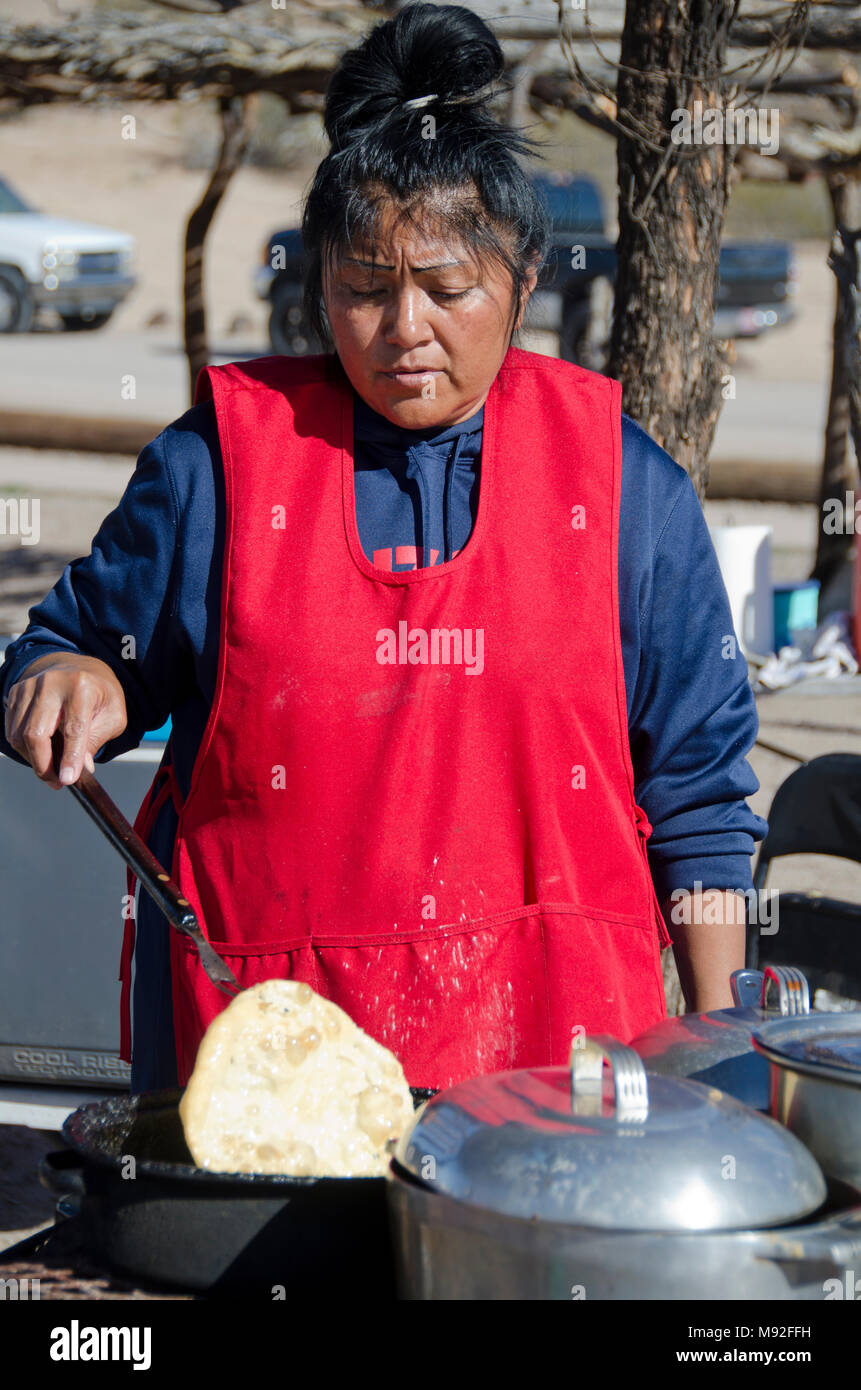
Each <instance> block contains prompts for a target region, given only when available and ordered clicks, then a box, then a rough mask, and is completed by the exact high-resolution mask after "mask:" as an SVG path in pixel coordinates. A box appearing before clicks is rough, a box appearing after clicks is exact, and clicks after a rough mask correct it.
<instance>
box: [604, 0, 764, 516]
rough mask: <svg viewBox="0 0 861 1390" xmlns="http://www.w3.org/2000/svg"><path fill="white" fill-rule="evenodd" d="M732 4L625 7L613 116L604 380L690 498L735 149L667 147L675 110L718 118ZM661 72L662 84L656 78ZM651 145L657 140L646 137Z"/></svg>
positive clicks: (719, 365) (701, 470) (715, 370)
mask: <svg viewBox="0 0 861 1390" xmlns="http://www.w3.org/2000/svg"><path fill="white" fill-rule="evenodd" d="M737 7H738V0H671V3H667V2H666V0H629V3H628V5H627V7H626V11H625V28H624V32H623V36H622V49H621V57H620V63H621V65H622V66H621V70H620V73H619V81H618V89H617V96H618V113H619V119H620V120H623V121H624V123H625V125H626V126H627V127H628V128H629V129H633V130H634V131H637V132H643V133H645V134H647V135H650V136H651V142H652V146H653V147H650V145H649V144H645V143H643V142H641V141H640V140H638V139H636V138H632V136H629V135H620V137H619V142H618V171H619V241H618V270H617V279H616V301H615V309H614V315H613V329H612V334H611V339H610V357H609V362H608V365H607V373H608V375H609V376H613V377H616V378H617V379H618V380H619V381H621V383H622V388H623V397H622V399H623V408H624V410H625V411H626V413H627V414H629V415H632V416H633V417H634V419H635V420H637V421H638V422H639V423H640V424H641V425H642V426H643V428H644V429H646V430H648V432H649V433H650V434H651V435H652V436H653V438H655V439H656V440H657V441H658V443H659V444H662V445H663V446H664V448H665V449H666V450H667V451H668V452H669V453H670V454H672V456H673V458H675V459H676V460H677V461H678V462H679V463H680V464H681V465H682V466H683V467H684V468H685V469H687V471H688V473H689V474H690V475H691V478H692V479H693V482H694V485H695V487H696V489H697V492H698V494H699V496H700V497H701V498H702V496H703V495H704V493H705V488H706V483H707V480H708V455H709V450H710V449H711V444H712V439H713V437H714V431H715V426H716V424H717V419H718V415H719V413H720V404H721V374H722V372H723V370H724V369H725V367H726V365H727V360H728V359H727V358H725V357H724V355H723V354H722V352H721V351H720V350H719V348H718V346H717V343H716V341H715V339H714V338H713V337H712V324H713V321H714V301H715V291H716V286H717V274H718V261H719V256H720V239H721V232H722V230H723V222H724V215H725V212H726V205H727V197H728V187H729V177H730V172H731V168H732V162H733V155H734V147H733V146H732V145H731V144H729V143H723V142H721V143H715V144H705V143H703V144H698V143H696V136H697V130H696V127H695V126H694V127H692V131H691V134H692V136H693V138H694V142H693V143H679V144H674V143H673V142H672V138H671V137H672V132H673V129H674V126H675V127H676V128H678V129H680V128H681V127H680V123H679V122H678V121H676V122H674V121H673V112H674V111H677V110H682V109H685V110H688V111H690V112H691V113H692V114H693V111H694V108H693V102H694V101H699V102H702V114H703V115H705V114H706V113H707V111H708V110H709V109H714V110H716V111H718V112H719V113H721V118H722V115H723V112H724V110H725V102H724V97H723V95H722V93H721V91H720V88H719V85H718V82H717V80H716V79H715V78H714V77H713V76H712V78H711V79H709V80H706V78H705V77H704V78H703V82H702V83H701V82H700V81H699V80H697V79H696V78H688V77H686V76H685V74H687V73H691V74H705V75H708V74H712V75H714V74H719V73H720V72H721V71H722V70H723V66H724V58H725V52H726V35H727V30H728V28H729V25H730V24H731V22H732V20H733V18H734V16H735V12H736V9H737ZM663 74H665V75H663ZM656 136H657V139H656V138H655V137H656Z"/></svg>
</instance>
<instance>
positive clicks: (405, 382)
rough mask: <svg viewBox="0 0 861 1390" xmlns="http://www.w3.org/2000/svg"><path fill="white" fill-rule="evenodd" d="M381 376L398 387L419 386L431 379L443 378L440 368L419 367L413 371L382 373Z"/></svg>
mask: <svg viewBox="0 0 861 1390" xmlns="http://www.w3.org/2000/svg"><path fill="white" fill-rule="evenodd" d="M381 375H382V376H384V377H385V378H386V380H387V381H393V382H395V384H396V385H398V386H418V385H420V384H421V383H422V382H423V381H425V380H427V379H429V378H430V377H435V376H441V375H442V372H441V369H440V368H439V367H421V368H418V367H417V368H414V369H413V370H412V371H396V372H382V373H381Z"/></svg>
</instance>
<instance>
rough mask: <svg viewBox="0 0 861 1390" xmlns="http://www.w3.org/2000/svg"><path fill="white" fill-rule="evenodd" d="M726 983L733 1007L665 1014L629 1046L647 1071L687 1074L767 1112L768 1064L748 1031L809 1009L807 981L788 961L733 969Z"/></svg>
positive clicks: (673, 1074) (804, 1012) (795, 1015)
mask: <svg viewBox="0 0 861 1390" xmlns="http://www.w3.org/2000/svg"><path fill="white" fill-rule="evenodd" d="M730 987H731V989H732V997H733V1001H734V1007H733V1008H731V1009H716V1010H714V1011H713V1012H712V1013H705V1014H683V1015H682V1016H681V1017H680V1018H666V1019H664V1020H663V1021H662V1022H661V1023H656V1024H655V1025H654V1027H652V1028H648V1029H646V1031H645V1032H644V1033H640V1034H639V1036H638V1037H636V1038H634V1040H633V1042H632V1043H631V1047H632V1048H633V1049H634V1051H635V1052H637V1053H639V1055H640V1056H641V1057H642V1059H643V1061H644V1062H645V1064H646V1068H647V1070H648V1071H650V1072H651V1071H653V1072H659V1073H660V1074H661V1075H663V1076H680V1077H685V1076H687V1077H690V1078H691V1079H692V1080H694V1081H702V1082H703V1083H704V1084H706V1085H708V1086H717V1087H718V1088H719V1089H720V1090H721V1091H726V1093H727V1095H730V1096H735V1098H736V1100H740V1101H743V1102H744V1104H745V1105H751V1106H753V1108H754V1109H755V1110H762V1111H767V1110H768V1094H769V1079H768V1063H767V1062H766V1061H765V1059H764V1057H761V1056H760V1054H759V1053H758V1052H757V1051H756V1049H755V1047H754V1046H753V1043H752V1041H751V1033H752V1031H753V1029H754V1028H756V1027H758V1026H759V1025H760V1024H762V1023H765V1022H766V1021H767V1020H768V1019H770V1018H785V1017H798V1016H799V1015H802V1014H805V1015H806V1014H809V1013H810V991H809V989H808V985H807V980H806V979H805V977H804V975H802V973H801V971H800V970H795V969H793V968H792V967H791V966H768V967H767V968H766V969H765V970H736V971H734V973H733V974H732V976H731V977H730Z"/></svg>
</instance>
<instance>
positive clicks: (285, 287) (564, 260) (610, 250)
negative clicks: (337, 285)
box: [255, 174, 797, 371]
mask: <svg viewBox="0 0 861 1390" xmlns="http://www.w3.org/2000/svg"><path fill="white" fill-rule="evenodd" d="M534 183H535V186H536V188H537V189H538V191H539V193H540V194H541V196H542V198H543V199H544V201H545V203H546V205H547V208H548V211H549V214H550V220H551V225H552V243H551V249H550V251H549V254H548V257H547V262H546V264H545V266H544V268H543V270H542V272H541V275H540V277H539V280H538V285H537V286H536V289H535V292H534V294H533V295H532V298H531V299H530V302H529V307H528V310H527V316H526V326H527V327H530V328H534V329H544V330H549V331H552V332H554V333H558V335H559V352H560V356H561V357H563V358H565V360H567V361H569V362H579V363H580V364H581V365H582V366H585V367H591V368H593V369H594V370H598V371H600V370H601V369H602V367H603V364H604V359H605V353H606V340H607V336H608V329H609V315H610V312H611V307H612V286H613V282H614V281H615V278H616V247H615V245H614V243H612V242H610V241H608V240H607V237H606V235H605V230H604V229H605V225H606V223H605V215H604V206H603V202H602V198H601V193H600V190H599V188H598V186H597V184H596V183H595V182H594V180H592V179H590V178H586V177H584V176H582V175H573V174H536V175H535V176H534ZM304 264H305V253H304V248H303V246H302V237H301V234H300V232H299V231H298V230H286V231H280V232H276V233H274V234H273V236H271V237H270V238H269V241H268V243H267V245H266V247H265V249H264V256H263V264H262V265H261V266H260V267H259V268H258V270H257V272H256V275H255V286H256V290H257V294H258V295H259V297H260V298H261V299H266V300H268V301H269V304H270V313H269V336H270V339H271V342H272V347H273V349H274V351H275V352H278V353H283V354H284V355H286V356H289V357H295V356H301V355H303V354H305V353H310V352H320V351H322V344H321V343H319V341H318V340H317V339H316V338H315V336H314V335H313V333H312V332H311V330H310V328H309V326H308V324H307V322H306V319H305V315H304V312H303V309H302V275H303V270H304ZM796 288H797V285H796V269H795V257H794V252H793V248H792V247H791V246H790V245H789V244H788V243H787V242H783V241H736V242H733V241H730V242H726V243H725V244H724V245H723V246H722V247H721V255H720V281H719V287H718V299H717V305H716V309H715V325H714V332H715V337H717V338H751V337H758V336H759V334H761V333H763V332H765V331H766V330H767V329H769V328H774V327H776V326H777V325H778V324H781V323H785V322H787V321H788V320H789V319H791V318H793V317H794V315H795V306H794V296H795V293H796Z"/></svg>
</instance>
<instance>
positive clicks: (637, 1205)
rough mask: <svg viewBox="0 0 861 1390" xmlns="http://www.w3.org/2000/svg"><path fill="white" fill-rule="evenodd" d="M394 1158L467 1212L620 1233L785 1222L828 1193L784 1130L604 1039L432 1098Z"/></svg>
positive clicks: (808, 1156)
mask: <svg viewBox="0 0 861 1390" xmlns="http://www.w3.org/2000/svg"><path fill="white" fill-rule="evenodd" d="M605 1063H606V1064H607V1066H608V1074H607V1075H605V1074H604V1065H605ZM395 1161H396V1164H397V1165H399V1166H400V1167H401V1168H402V1169H404V1170H406V1172H407V1173H409V1174H411V1175H412V1177H413V1178H415V1179H417V1180H418V1181H419V1182H421V1183H422V1184H423V1185H425V1186H429V1187H431V1188H433V1189H434V1190H435V1191H438V1192H440V1193H445V1194H446V1195H447V1196H449V1197H453V1198H456V1199H458V1200H459V1201H463V1202H466V1203H468V1204H469V1205H471V1206H477V1207H483V1208H485V1209H487V1210H490V1211H493V1212H495V1213H499V1214H502V1215H505V1216H512V1217H520V1218H523V1219H525V1220H535V1219H539V1220H544V1221H552V1222H558V1223H565V1224H570V1225H577V1226H586V1227H597V1228H601V1229H613V1230H629V1231H645V1230H649V1231H705V1230H709V1231H717V1230H738V1229H744V1228H753V1227H763V1226H773V1225H779V1224H781V1223H784V1222H787V1221H792V1220H795V1219H796V1218H800V1217H803V1216H806V1215H807V1214H809V1213H810V1212H812V1211H814V1210H815V1209H816V1208H817V1207H818V1206H820V1205H821V1203H822V1202H823V1200H824V1198H825V1192H826V1189H825V1181H824V1178H823V1176H822V1173H821V1171H820V1169H819V1166H818V1164H817V1163H816V1161H815V1159H814V1158H813V1156H812V1154H810V1153H809V1152H808V1150H807V1149H806V1148H805V1147H804V1146H803V1145H802V1144H801V1142H800V1141H799V1140H798V1139H796V1138H795V1136H794V1135H792V1134H790V1133H789V1131H788V1130H786V1129H784V1128H783V1127H782V1126H780V1125H778V1124H777V1123H775V1121H773V1120H770V1119H768V1118H767V1117H766V1116H764V1115H758V1114H756V1112H754V1111H752V1110H749V1109H748V1108H747V1107H746V1106H744V1105H741V1104H740V1103H739V1102H738V1101H735V1100H733V1099H732V1098H731V1097H730V1096H727V1095H724V1094H723V1092H721V1091H717V1090H714V1089H713V1088H709V1087H707V1086H703V1085H701V1084H700V1083H699V1082H696V1081H686V1080H679V1079H677V1078H671V1077H665V1076H657V1075H649V1076H648V1078H647V1074H646V1071H645V1068H644V1066H643V1063H642V1061H641V1059H640V1058H639V1057H638V1056H637V1054H636V1053H635V1052H633V1051H632V1050H631V1049H630V1048H628V1047H623V1046H622V1044H621V1043H619V1042H617V1041H616V1039H615V1038H609V1037H603V1036H596V1037H592V1038H585V1039H584V1038H578V1039H577V1040H576V1041H575V1044H574V1046H573V1047H572V1050H571V1060H570V1064H569V1066H568V1067H562V1066H559V1067H537V1068H530V1069H526V1070H521V1071H510V1072H497V1073H494V1074H493V1075H491V1076H479V1077H474V1078H473V1079H472V1080H470V1081H463V1082H460V1083H459V1084H458V1085H456V1086H452V1087H450V1088H449V1089H448V1090H447V1091H443V1092H441V1093H440V1094H439V1095H437V1096H434V1097H433V1098H432V1099H431V1100H429V1101H428V1103H427V1105H426V1106H425V1107H424V1109H423V1110H422V1111H421V1112H420V1113H419V1115H418V1118H417V1120H416V1122H415V1124H414V1125H413V1128H412V1129H411V1130H410V1131H408V1132H407V1133H406V1134H405V1135H403V1136H402V1138H401V1140H400V1142H399V1144H398V1147H397V1149H396V1153H395ZM395 1173H397V1169H395Z"/></svg>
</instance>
